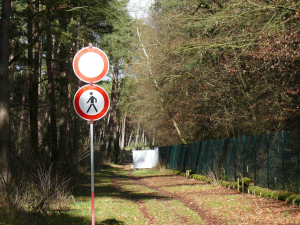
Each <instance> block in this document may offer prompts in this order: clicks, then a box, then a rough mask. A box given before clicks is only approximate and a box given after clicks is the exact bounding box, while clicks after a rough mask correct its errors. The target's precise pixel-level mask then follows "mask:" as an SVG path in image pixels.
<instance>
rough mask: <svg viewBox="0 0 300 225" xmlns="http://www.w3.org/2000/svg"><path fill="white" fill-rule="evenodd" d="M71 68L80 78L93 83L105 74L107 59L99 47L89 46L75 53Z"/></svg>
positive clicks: (107, 65) (107, 66)
mask: <svg viewBox="0 0 300 225" xmlns="http://www.w3.org/2000/svg"><path fill="white" fill-rule="evenodd" d="M73 69H74V72H75V74H76V76H77V77H78V78H79V79H80V80H82V81H84V82H88V83H92V82H94V83H95V82H98V81H100V80H101V79H103V78H104V77H105V76H106V74H107V72H108V69H109V61H108V58H107V56H106V54H105V53H104V52H103V51H102V50H101V49H99V48H95V47H92V46H90V47H86V48H83V49H81V50H79V51H78V52H77V53H76V55H75V57H74V59H73Z"/></svg>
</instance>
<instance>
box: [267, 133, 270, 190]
mask: <svg viewBox="0 0 300 225" xmlns="http://www.w3.org/2000/svg"><path fill="white" fill-rule="evenodd" d="M269 151H270V149H269V132H268V133H267V167H268V188H270V152H269Z"/></svg>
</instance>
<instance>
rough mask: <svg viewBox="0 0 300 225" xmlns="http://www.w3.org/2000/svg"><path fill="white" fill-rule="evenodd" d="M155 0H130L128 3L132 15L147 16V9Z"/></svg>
mask: <svg viewBox="0 0 300 225" xmlns="http://www.w3.org/2000/svg"><path fill="white" fill-rule="evenodd" d="M153 1H154V0H130V1H129V3H128V11H129V13H130V15H131V16H132V17H134V18H135V17H137V18H145V17H147V9H148V8H149V6H150V5H151V3H152V2H153Z"/></svg>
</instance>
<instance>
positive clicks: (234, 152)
mask: <svg viewBox="0 0 300 225" xmlns="http://www.w3.org/2000/svg"><path fill="white" fill-rule="evenodd" d="M235 156H236V148H235V137H233V173H234V180H236V163H235V161H236V157H235Z"/></svg>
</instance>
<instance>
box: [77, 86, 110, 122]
mask: <svg viewBox="0 0 300 225" xmlns="http://www.w3.org/2000/svg"><path fill="white" fill-rule="evenodd" d="M109 104H110V103H109V97H108V94H107V93H106V91H105V90H104V89H103V88H101V87H99V86H97V85H85V86H83V87H81V88H80V89H79V90H78V91H77V92H76V94H75V96H74V100H73V105H74V109H75V111H76V112H77V114H78V115H79V116H80V117H81V118H83V119H85V120H99V119H101V118H102V117H103V116H105V114H106V113H107V111H108V108H109Z"/></svg>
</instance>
